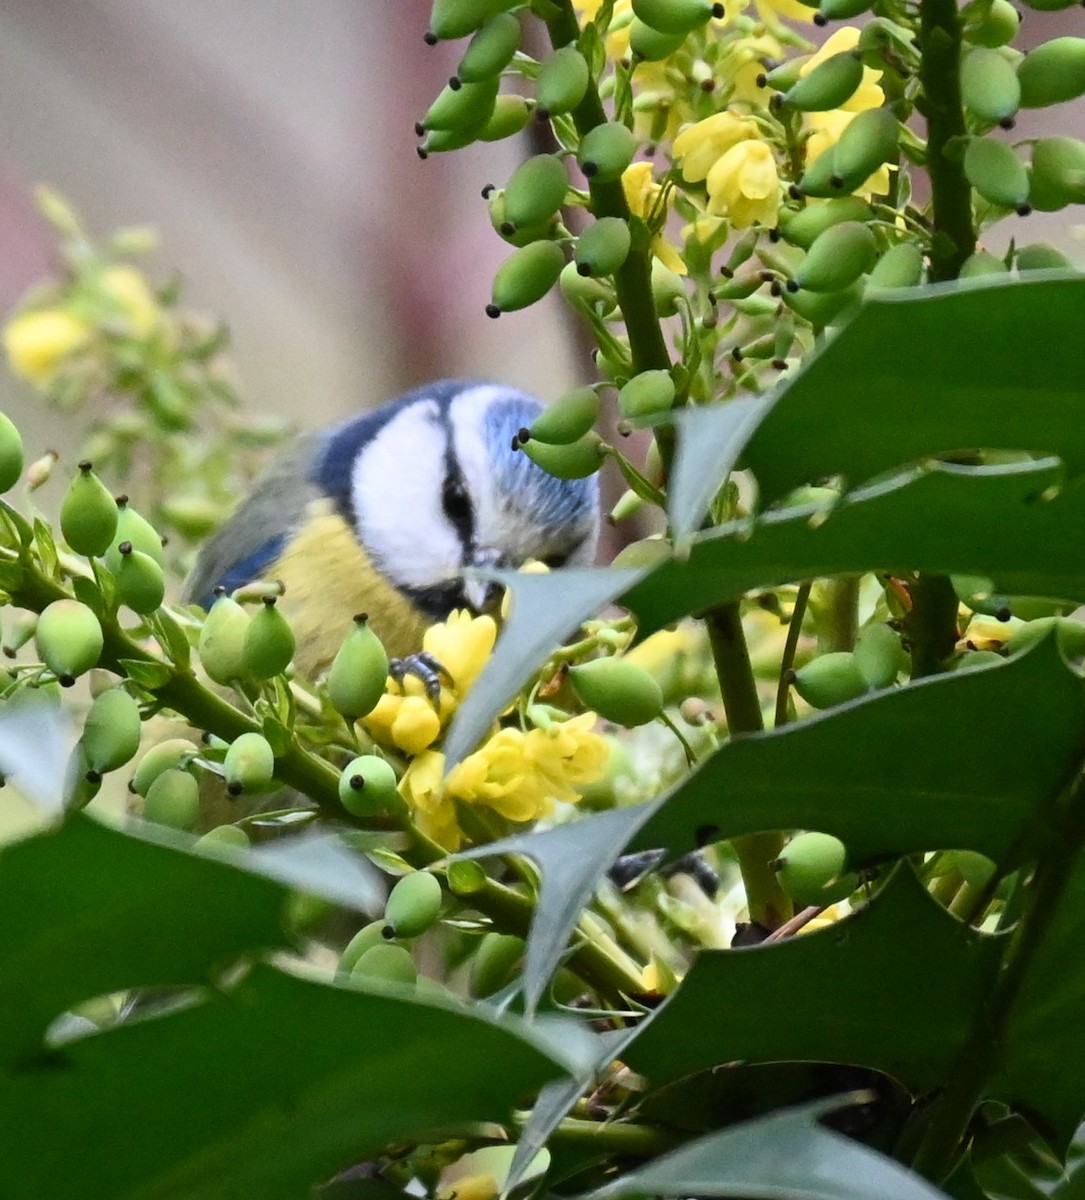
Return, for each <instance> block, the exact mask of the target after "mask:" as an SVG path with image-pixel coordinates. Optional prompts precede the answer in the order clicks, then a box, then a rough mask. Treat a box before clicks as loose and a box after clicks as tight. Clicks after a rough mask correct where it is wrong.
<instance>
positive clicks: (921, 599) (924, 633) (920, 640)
mask: <svg viewBox="0 0 1085 1200" xmlns="http://www.w3.org/2000/svg"><path fill="white" fill-rule="evenodd" d="M909 593H910V595H911V599H912V611H911V612H910V613H909V614H908V617H907V619H906V621H905V627H906V630H907V634H908V641H909V642H910V643H911V647H912V649H911V656H912V678H913V679H918V678H920V677H921V676H923V675H936V674H937V673H938V672H939V671H941V670H942V666H943V663H945V661H946V659H947V658H949V656H950V655H951V654H952V653H953V648H954V646H956V644H957V609H958V607H959V601H958V599H957V593H956V592H955V591H954V590H953V585H952V584H951V583H950V581H949V579H948V578H947V577H946V576H945V575H924V574H921V575H919V576H917V578H916V580H915V582H914V583H913V584H912V586H911V588H909Z"/></svg>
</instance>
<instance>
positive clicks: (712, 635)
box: [705, 600, 794, 930]
mask: <svg viewBox="0 0 1085 1200" xmlns="http://www.w3.org/2000/svg"><path fill="white" fill-rule="evenodd" d="M705 625H706V626H707V628H708V640H709V644H710V645H711V647H712V658H713V661H714V662H715V665H716V675H717V676H718V677H719V681H720V693H721V695H722V696H723V707H724V711H725V712H726V714H727V729H728V732H729V733H730V736H731V737H735V736H736V735H737V734H742V733H757V732H759V731H760V730H762V729H763V728H764V722H763V721H762V719H761V700H760V697H759V696H758V694H757V684H756V683H755V682H754V677H753V670H752V669H751V667H750V651H749V648H748V647H747V645H746V635H745V633H744V631H743V629H742V614H741V612H740V610H739V605H738V601H736V600H733V601H730V602H728V603H727V604H721V605H718V606H717V607H716V608H713V609H711V610H709V612H708V613H707V614H706V616H705ZM731 845H732V846H733V847H734V851H735V857H736V858H737V859H738V865H739V870H740V871H741V872H742V882H743V885H744V886H745V888H746V901H747V906H748V907H749V911H750V920H751V921H753V922H755V923H756V924H758V925H760V926H761V927H762V928H763V929H767V930H772V929H775V928H777V926H779V925H782V924H783V923H784V921H786V920H788V918H789V917H791V915H792V913H793V911H794V910H793V908H792V905H791V901H790V900H789V899H788V896H787V893H786V892H785V891H784V890H783V888H782V887H781V886H780V881H779V880H778V879H777V877H776V872H775V871H774V870H773V869H772V865H771V864H772V863H773V862H774V861H775V860H776V859H777V858H779V857H780V851H781V850H782V849H783V848H784V838H783V834H781V833H750V834H745V835H744V836H742V837H736V838H732V839H731Z"/></svg>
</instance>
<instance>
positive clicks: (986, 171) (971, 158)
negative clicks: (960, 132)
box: [964, 137, 1029, 209]
mask: <svg viewBox="0 0 1085 1200" xmlns="http://www.w3.org/2000/svg"><path fill="white" fill-rule="evenodd" d="M964 173H965V177H966V178H967V180H968V182H969V183H970V184H971V185H972V186H973V187H974V188H975V189H976V191H977V192H979V194H980V195H981V196H982V197H983V198H984V200H989V201H990V202H991V203H992V204H998V205H1001V206H1003V207H1005V208H1016V209H1019V208H1021V207H1022V206H1025V205H1027V203H1028V193H1029V179H1028V172H1027V171H1026V170H1025V164H1024V163H1023V162H1022V161H1021V160H1020V159H1019V158H1018V157H1017V155H1016V153H1015V152H1014V150H1013V147H1012V146H1007V145H1006V143H1005V142H999V141H996V140H995V139H994V138H985V137H974V138H970V139H969V142H968V147H967V148H966V150H965V152H964Z"/></svg>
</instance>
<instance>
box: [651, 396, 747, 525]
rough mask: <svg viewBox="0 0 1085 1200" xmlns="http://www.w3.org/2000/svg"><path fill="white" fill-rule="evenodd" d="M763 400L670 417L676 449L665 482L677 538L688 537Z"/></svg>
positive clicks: (690, 410)
mask: <svg viewBox="0 0 1085 1200" xmlns="http://www.w3.org/2000/svg"><path fill="white" fill-rule="evenodd" d="M764 410H765V402H764V401H763V400H750V399H742V400H732V401H731V403H729V404H714V405H709V406H707V407H704V408H685V409H682V410H680V411H679V412H676V413H675V414H674V423H675V426H676V428H677V430H678V450H677V453H676V454H675V458H674V469H673V470H672V471H671V476H670V479H669V480H668V482H667V512H668V515H669V517H670V521H671V528H672V530H673V531H674V535H675V537H676V538H681V537H683V536H685V535H686V534H688V533H692V532H693V531H694V530H695V529H696V528H697V526H698V525H700V523H701V520H702V518H703V517H704V515H705V513H706V512H707V511H708V506H709V504H710V503H711V501H712V497H713V496H714V495H715V494H716V492H717V491H718V490H719V488H720V486H721V484H722V483H723V481H724V480H725V479H726V478H727V476H728V475H729V474H730V473H731V471H732V470H733V469H734V465H735V461H736V460H737V458H738V456H739V453H740V452H741V450H742V445H743V443H744V442H745V441H746V440H747V437H748V434H749V431H750V430H751V429H752V428H753V426H754V424H755V422H756V421H757V419H758V417H760V416H761V414H762V413H763V412H764Z"/></svg>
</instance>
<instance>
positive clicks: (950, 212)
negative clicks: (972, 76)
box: [908, 0, 976, 678]
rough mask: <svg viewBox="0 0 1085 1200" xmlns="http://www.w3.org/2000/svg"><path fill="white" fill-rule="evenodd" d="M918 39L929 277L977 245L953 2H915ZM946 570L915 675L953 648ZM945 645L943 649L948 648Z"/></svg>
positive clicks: (923, 593) (927, 614)
mask: <svg viewBox="0 0 1085 1200" xmlns="http://www.w3.org/2000/svg"><path fill="white" fill-rule="evenodd" d="M919 44H920V50H921V52H922V57H921V60H920V65H919V81H920V84H921V86H922V89H923V94H922V96H921V98H920V101H919V103H918V107H919V108H920V111H921V112H922V113H923V115H924V117H925V118H926V121H927V173H928V175H929V176H930V181H931V210H932V217H933V220H932V229H933V234H932V237H931V246H930V278H931V281H932V282H934V283H938V282H942V281H945V280H948V279H956V278H957V275H958V274H959V273H960V269H961V266H962V264H963V263H964V261H965V259H966V258H968V256H969V255H970V254H972V253H973V252H974V251H975V249H976V229H975V226H974V224H973V222H972V188H971V186H970V185H969V182H968V180H967V179H966V178H965V174H964V165H963V155H962V148H963V138H964V137H965V136H966V135H967V126H966V124H965V119H964V109H963V107H962V105H961V76H960V61H961V17H960V13H959V11H958V8H957V0H920V5H919ZM952 591H953V589H952V588H951V587H950V584H949V580H948V579H946V578H945V577H943V576H939V575H932V576H923V575H921V576H920V577H919V580H918V581H917V584H916V587H915V588H914V589H913V593H912V599H913V603H914V607H913V610H912V613H911V616H910V617H909V619H908V626H909V634H908V636H909V637H910V638H911V642H912V677H913V678H917V677H919V676H921V675H932V674H935V673H936V672H938V671H939V670H941V663H942V662H943V661H944V660H945V658H947V657H948V655H949V653H951V652H952V645H951V644H950V640H951V631H952V635H953V640H955V636H956V622H957V599H956V596H953V597H952V600H951V594H952ZM947 647H948V649H947Z"/></svg>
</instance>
